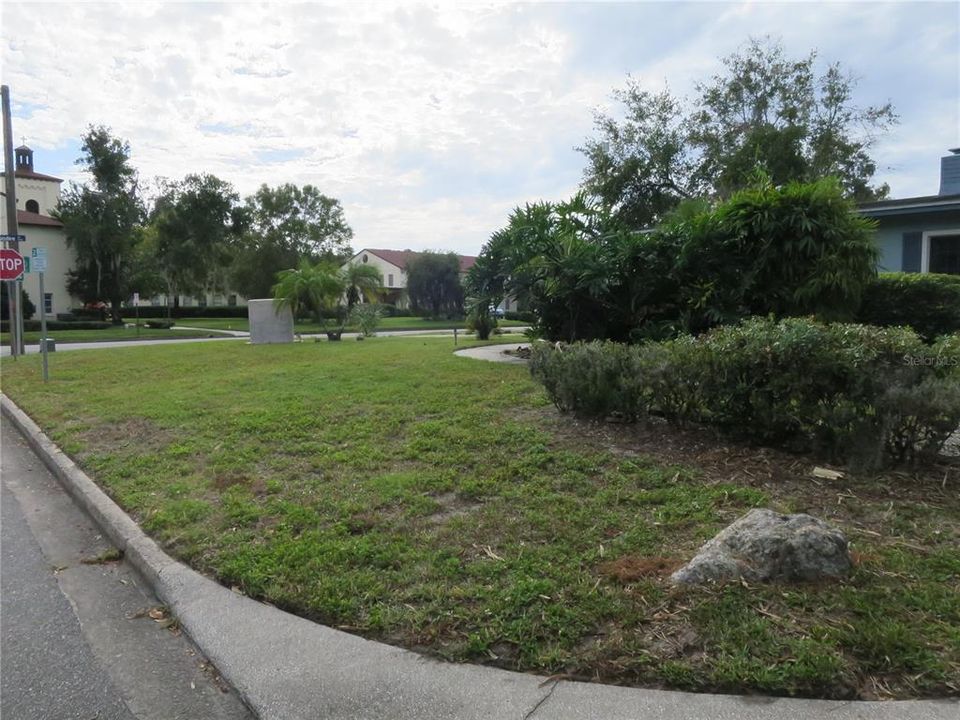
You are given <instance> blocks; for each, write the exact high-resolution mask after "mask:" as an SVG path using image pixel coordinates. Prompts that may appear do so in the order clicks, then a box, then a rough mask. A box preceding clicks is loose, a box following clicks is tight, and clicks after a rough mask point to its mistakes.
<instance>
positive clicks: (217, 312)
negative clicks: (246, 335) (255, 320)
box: [73, 305, 247, 318]
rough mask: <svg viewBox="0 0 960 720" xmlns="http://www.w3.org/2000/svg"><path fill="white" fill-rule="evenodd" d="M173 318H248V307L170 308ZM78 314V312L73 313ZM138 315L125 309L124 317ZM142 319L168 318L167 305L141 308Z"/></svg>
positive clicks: (185, 306)
mask: <svg viewBox="0 0 960 720" xmlns="http://www.w3.org/2000/svg"><path fill="white" fill-rule="evenodd" d="M169 310H170V317H171V318H185V317H192V318H245V317H247V308H246V306H241V305H207V306H205V307H199V306H194V305H181V306H180V307H175V308H170V309H169ZM73 312H76V311H73ZM136 314H137V309H136V308H134V307H124V308H123V316H124V317H133V316H134V315H136ZM139 314H140V317H141V318H166V317H167V307H166V306H165V305H150V306H148V307H144V306H141V307H140V311H139Z"/></svg>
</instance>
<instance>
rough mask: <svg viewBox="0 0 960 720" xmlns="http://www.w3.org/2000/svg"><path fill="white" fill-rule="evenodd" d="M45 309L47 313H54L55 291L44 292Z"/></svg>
mask: <svg viewBox="0 0 960 720" xmlns="http://www.w3.org/2000/svg"><path fill="white" fill-rule="evenodd" d="M43 311H44V312H45V313H46V314H47V315H52V314H53V293H44V294H43Z"/></svg>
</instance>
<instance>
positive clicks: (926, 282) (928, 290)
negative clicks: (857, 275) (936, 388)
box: [857, 272, 960, 341]
mask: <svg viewBox="0 0 960 720" xmlns="http://www.w3.org/2000/svg"><path fill="white" fill-rule="evenodd" d="M857 319H858V321H859V322H864V323H869V324H871V325H908V326H910V327H912V328H913V329H914V330H916V331H917V334H918V335H920V336H921V337H922V338H924V339H925V340H931V341H932V340H933V339H934V338H936V337H937V336H938V335H945V334H947V333H955V332H960V276H958V275H940V274H937V273H902V272H898V273H881V274H880V276H879V277H878V278H876V279H875V280H873V281H871V282H870V283H868V284H867V287H866V289H865V291H864V294H863V300H862V301H861V303H860V311H859V313H858V314H857Z"/></svg>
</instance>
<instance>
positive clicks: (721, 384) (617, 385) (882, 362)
mask: <svg viewBox="0 0 960 720" xmlns="http://www.w3.org/2000/svg"><path fill="white" fill-rule="evenodd" d="M531 372H532V373H533V376H534V377H535V378H536V379H538V380H539V381H540V382H542V383H543V385H544V387H545V388H546V390H547V393H548V394H549V395H550V397H551V399H552V400H553V401H554V404H555V405H556V406H557V407H558V408H559V409H560V410H562V411H569V412H574V413H577V414H580V415H585V416H591V417H597V418H604V417H609V416H616V417H620V418H623V419H626V420H634V419H637V418H640V417H642V416H643V415H645V414H655V415H660V416H662V417H665V418H667V419H668V420H670V421H673V422H689V421H693V422H697V423H703V424H707V425H711V426H714V427H717V428H718V429H720V430H721V431H723V432H724V433H726V434H728V435H731V436H735V437H741V438H744V439H747V440H750V441H752V442H757V443H761V444H767V445H773V446H778V447H786V448H789V449H793V450H802V451H812V452H815V453H817V454H818V455H821V456H824V457H826V458H829V459H832V460H838V461H844V460H846V461H849V462H851V463H854V464H857V465H859V466H861V467H873V466H877V465H880V464H889V463H894V464H895V463H901V462H914V461H922V460H929V459H930V458H931V457H933V456H935V455H936V453H937V452H938V451H939V450H940V448H941V447H942V446H943V443H944V441H945V440H946V439H947V438H948V437H949V436H950V434H951V433H952V432H953V431H955V430H956V429H957V427H958V426H960V336H951V337H948V338H944V339H943V340H942V341H941V342H939V343H937V344H935V345H933V346H930V345H925V344H924V343H923V342H922V341H921V340H920V338H919V337H917V335H916V334H915V333H914V332H913V331H911V330H909V329H906V328H877V327H870V326H865V325H852V324H823V323H820V322H816V321H813V320H809V319H801V318H792V319H787V320H782V321H779V322H776V321H773V320H768V319H759V318H753V319H750V320H748V321H746V322H744V323H743V324H741V325H739V326H729V327H722V328H717V329H715V330H713V331H711V332H709V333H706V334H705V335H702V336H700V337H696V338H694V337H690V336H685V337H681V338H678V339H676V340H671V341H667V342H660V343H646V344H642V345H635V346H627V345H620V344H616V343H599V342H597V343H589V344H575V345H571V346H566V347H562V348H555V347H553V346H550V345H545V344H544V345H541V346H539V347H537V348H536V349H535V351H534V353H533V359H532V361H531Z"/></svg>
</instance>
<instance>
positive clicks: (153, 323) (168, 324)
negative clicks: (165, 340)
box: [144, 320, 175, 330]
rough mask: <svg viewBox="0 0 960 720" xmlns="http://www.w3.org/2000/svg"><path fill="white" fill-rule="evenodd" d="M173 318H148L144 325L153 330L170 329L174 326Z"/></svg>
mask: <svg viewBox="0 0 960 720" xmlns="http://www.w3.org/2000/svg"><path fill="white" fill-rule="evenodd" d="M174 324H175V323H174V321H173V320H147V321H146V322H145V323H144V325H146V326H147V327H148V328H151V329H153V330H169V329H170V328H172V327H173V326H174Z"/></svg>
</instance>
